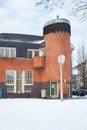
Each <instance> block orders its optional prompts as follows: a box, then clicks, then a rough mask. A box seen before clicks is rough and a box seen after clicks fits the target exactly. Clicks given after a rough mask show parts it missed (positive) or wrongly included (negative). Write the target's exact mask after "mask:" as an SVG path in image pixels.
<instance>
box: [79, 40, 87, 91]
mask: <svg viewBox="0 0 87 130" xmlns="http://www.w3.org/2000/svg"><path fill="white" fill-rule="evenodd" d="M77 63H78V66H77V68H78V70H79V75H80V79H81V81H82V82H83V87H84V89H85V88H86V82H87V52H86V47H85V44H84V42H83V44H82V46H81V47H78V50H77Z"/></svg>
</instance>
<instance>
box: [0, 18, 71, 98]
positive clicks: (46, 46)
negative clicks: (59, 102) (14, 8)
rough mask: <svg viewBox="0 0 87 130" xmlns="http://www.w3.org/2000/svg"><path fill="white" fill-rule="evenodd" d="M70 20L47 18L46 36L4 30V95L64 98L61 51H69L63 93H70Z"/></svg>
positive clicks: (0, 77)
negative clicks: (61, 90) (48, 19)
mask: <svg viewBox="0 0 87 130" xmlns="http://www.w3.org/2000/svg"><path fill="white" fill-rule="evenodd" d="M70 34H71V30H70V23H69V21H68V20H66V19H55V20H51V21H49V22H47V23H46V24H45V25H44V28H43V36H34V35H23V34H6V33H3V34H0V86H1V87H2V97H3V98H16V97H20V98H24V97H27V98H41V97H44V98H45V97H46V98H60V66H59V63H58V61H57V59H58V56H59V55H61V54H62V55H65V62H64V65H63V94H64V97H66V98H67V97H68V96H69V95H70V82H71V47H70Z"/></svg>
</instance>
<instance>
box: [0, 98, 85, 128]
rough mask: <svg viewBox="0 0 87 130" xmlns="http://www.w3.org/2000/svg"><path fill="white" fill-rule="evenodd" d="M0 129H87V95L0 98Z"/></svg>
mask: <svg viewBox="0 0 87 130" xmlns="http://www.w3.org/2000/svg"><path fill="white" fill-rule="evenodd" d="M0 130H87V99H71V100H69V99H68V100H64V101H63V102H61V101H60V100H58V99H56V100H47V99H0Z"/></svg>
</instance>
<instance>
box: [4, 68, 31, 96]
mask: <svg viewBox="0 0 87 130" xmlns="http://www.w3.org/2000/svg"><path fill="white" fill-rule="evenodd" d="M6 71H14V83H12V84H8V83H6V79H5V85H6V86H14V92H12V93H30V92H31V91H28V92H24V87H25V86H32V85H33V71H32V70H22V75H21V76H22V86H21V92H16V70H6ZM25 71H31V72H32V83H31V84H26V83H25ZM9 93H11V92H9Z"/></svg>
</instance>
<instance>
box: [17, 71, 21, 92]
mask: <svg viewBox="0 0 87 130" xmlns="http://www.w3.org/2000/svg"><path fill="white" fill-rule="evenodd" d="M21 89H22V71H16V92H17V93H20V92H21Z"/></svg>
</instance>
